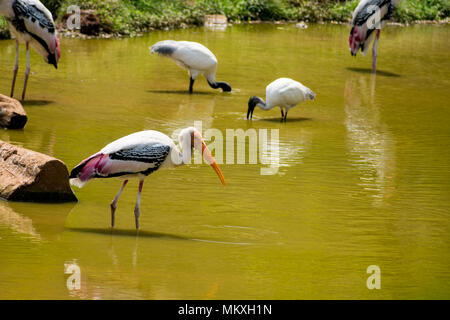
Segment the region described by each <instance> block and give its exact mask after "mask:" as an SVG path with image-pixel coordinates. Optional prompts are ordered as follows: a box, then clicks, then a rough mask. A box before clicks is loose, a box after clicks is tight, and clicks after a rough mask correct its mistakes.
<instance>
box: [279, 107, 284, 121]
mask: <svg viewBox="0 0 450 320" xmlns="http://www.w3.org/2000/svg"><path fill="white" fill-rule="evenodd" d="M280 110H281V121H283V119H284V112H283V109H282V108H280Z"/></svg>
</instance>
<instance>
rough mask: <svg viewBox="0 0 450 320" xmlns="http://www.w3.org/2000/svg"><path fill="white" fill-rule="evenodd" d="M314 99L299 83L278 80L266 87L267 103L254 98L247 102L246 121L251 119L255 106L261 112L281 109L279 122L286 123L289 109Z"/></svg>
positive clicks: (314, 95) (311, 93)
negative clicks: (275, 108) (261, 110)
mask: <svg viewBox="0 0 450 320" xmlns="http://www.w3.org/2000/svg"><path fill="white" fill-rule="evenodd" d="M315 97H316V94H315V93H314V92H312V91H311V89H309V88H307V87H305V86H304V85H302V84H301V83H300V82H298V81H295V80H292V79H289V78H279V79H277V80H275V81H273V82H271V83H270V84H269V85H268V86H267V87H266V99H267V102H264V100H263V99H261V98H260V97H256V96H253V97H251V98H250V99H249V100H248V110H247V119H248V118H249V117H250V119H251V118H252V117H253V110H255V107H256V106H258V107H260V108H261V109H263V110H270V109H272V108H274V107H277V106H278V107H280V109H281V120H284V121H286V117H287V114H288V111H289V109H291V108H293V107H295V106H296V105H297V104H299V103H300V102H303V101H306V100H314V99H315ZM283 108H284V112H283Z"/></svg>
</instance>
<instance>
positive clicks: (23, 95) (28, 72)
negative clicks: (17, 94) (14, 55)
mask: <svg viewBox="0 0 450 320" xmlns="http://www.w3.org/2000/svg"><path fill="white" fill-rule="evenodd" d="M26 46H27V69H26V70H25V82H24V84H23V91H22V101H24V100H25V92H26V91H27V83H28V76H29V75H30V45H29V43H28V42H27V43H26Z"/></svg>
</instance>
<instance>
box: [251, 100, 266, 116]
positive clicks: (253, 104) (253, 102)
mask: <svg viewBox="0 0 450 320" xmlns="http://www.w3.org/2000/svg"><path fill="white" fill-rule="evenodd" d="M258 104H261V105H264V104H265V102H264V100H263V99H261V98H260V97H257V96H253V97H250V99H249V100H248V110H247V119H248V118H249V116H250V119H252V118H253V110H255V107H256V106H257V105H258Z"/></svg>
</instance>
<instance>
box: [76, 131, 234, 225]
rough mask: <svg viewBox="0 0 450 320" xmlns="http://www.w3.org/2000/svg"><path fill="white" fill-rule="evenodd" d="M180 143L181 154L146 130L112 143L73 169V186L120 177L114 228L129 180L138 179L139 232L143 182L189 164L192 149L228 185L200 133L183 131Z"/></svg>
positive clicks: (160, 136)
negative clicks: (120, 201) (199, 153)
mask: <svg viewBox="0 0 450 320" xmlns="http://www.w3.org/2000/svg"><path fill="white" fill-rule="evenodd" d="M178 140H179V146H180V147H181V152H180V150H179V149H178V147H177V146H176V145H175V143H174V142H173V140H172V139H170V138H169V137H168V136H166V135H165V134H163V133H161V132H158V131H154V130H147V131H139V132H135V133H132V134H130V135H128V136H125V137H122V138H120V139H118V140H115V141H113V142H111V143H110V144H108V145H107V146H106V147H104V148H103V149H102V150H100V151H99V152H98V153H96V154H94V155H92V156H90V157H89V158H87V159H85V160H83V161H82V162H81V163H80V164H79V165H77V166H76V167H75V168H73V170H72V172H71V173H70V183H71V184H72V185H74V186H77V187H79V188H81V187H83V186H84V185H85V184H86V183H87V182H88V181H89V180H90V179H93V178H111V177H119V178H120V179H122V180H124V181H123V184H122V186H121V188H120V189H119V192H118V193H117V195H116V197H115V198H114V200H113V201H112V202H111V226H112V227H114V213H115V211H116V205H117V201H118V200H119V197H120V195H121V194H122V191H123V189H124V188H125V186H126V184H127V183H128V180H129V179H130V178H137V179H139V191H138V195H137V200H136V206H135V209H134V215H135V222H136V229H139V215H140V202H141V192H142V187H143V184H144V179H145V178H146V177H147V176H148V175H149V174H151V173H152V172H154V171H156V170H158V169H160V168H173V167H177V166H180V165H183V164H187V163H189V162H190V161H191V155H192V150H193V148H195V149H196V150H198V151H199V152H201V153H202V155H203V158H204V159H205V161H206V162H207V163H208V164H210V165H211V166H212V168H213V169H214V170H215V171H216V173H217V175H218V176H219V179H220V181H221V182H222V184H223V185H225V178H224V177H223V175H222V172H221V171H220V169H219V167H218V166H217V163H216V161H215V160H214V158H213V156H212V155H211V152H210V151H209V149H208V148H207V147H206V144H205V142H204V141H203V138H202V136H201V135H200V132H198V131H197V129H195V128H193V127H189V128H186V129H183V130H182V131H181V132H180V135H179V137H178Z"/></svg>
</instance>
